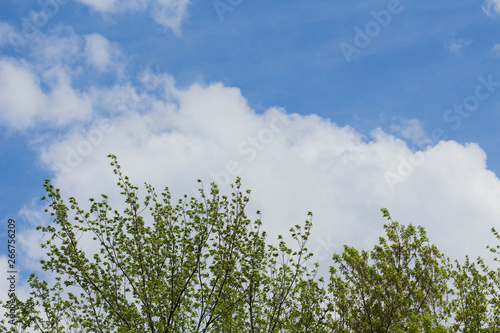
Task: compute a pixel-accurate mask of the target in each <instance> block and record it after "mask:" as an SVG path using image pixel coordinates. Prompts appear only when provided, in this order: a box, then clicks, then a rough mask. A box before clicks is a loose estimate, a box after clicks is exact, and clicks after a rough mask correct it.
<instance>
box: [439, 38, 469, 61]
mask: <svg viewBox="0 0 500 333" xmlns="http://www.w3.org/2000/svg"><path fill="white" fill-rule="evenodd" d="M470 43H472V41H470V40H468V41H464V40H463V39H459V40H452V41H451V42H449V43H445V44H444V46H445V47H446V48H447V49H448V51H450V53H453V54H455V55H456V56H457V57H460V56H462V50H463V49H464V48H465V47H466V46H467V45H469V44H470Z"/></svg>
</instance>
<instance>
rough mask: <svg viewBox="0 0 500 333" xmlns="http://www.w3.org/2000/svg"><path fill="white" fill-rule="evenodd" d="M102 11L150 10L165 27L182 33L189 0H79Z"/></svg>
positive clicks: (154, 17)
mask: <svg viewBox="0 0 500 333" xmlns="http://www.w3.org/2000/svg"><path fill="white" fill-rule="evenodd" d="M78 1H79V2H80V3H82V4H85V5H87V6H89V7H91V8H92V9H93V10H95V11H98V12H101V13H117V12H123V11H131V10H133V11H138V10H140V11H144V10H148V11H149V12H150V14H151V16H152V17H153V19H154V20H155V21H156V22H157V23H158V24H160V25H162V26H163V27H165V28H169V29H172V30H173V31H174V32H175V33H177V34H179V33H180V28H181V25H182V22H183V21H184V20H185V19H186V18H187V7H188V5H189V3H190V1H189V0H126V1H118V0H78Z"/></svg>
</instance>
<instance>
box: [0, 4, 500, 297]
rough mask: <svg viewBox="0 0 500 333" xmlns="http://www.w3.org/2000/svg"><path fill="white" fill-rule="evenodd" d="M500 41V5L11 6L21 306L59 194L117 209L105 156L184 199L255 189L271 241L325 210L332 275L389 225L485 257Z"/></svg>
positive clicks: (498, 164) (320, 254)
mask: <svg viewBox="0 0 500 333" xmlns="http://www.w3.org/2000/svg"><path fill="white" fill-rule="evenodd" d="M499 29H500V0H486V1H485V0H474V1H472V0H470V1H469V0H463V1H460V2H456V1H439V2H436V1H430V0H421V1H409V0H401V1H397V0H389V1H379V0H372V1H347V0H343V1H336V2H335V1H323V0H315V1H309V2H306V1H296V0H288V1H273V2H270V1H263V0H253V1H249V0H241V1H238V0H232V1H228V0H220V1H219V0H217V1H212V0H209V1H206V0H204V1H201V0H192V1H188V0H121V1H117V0H41V1H31V0H27V1H2V2H0V140H1V145H0V156H1V158H0V170H1V173H0V185H1V186H0V221H3V223H4V224H3V225H4V227H2V228H0V239H1V240H2V244H4V242H5V241H6V237H7V220H8V219H9V218H12V219H15V220H16V223H17V240H18V242H17V256H18V261H17V269H18V270H19V272H20V278H21V280H20V282H19V288H20V289H19V292H20V293H21V294H22V293H25V288H24V287H25V286H24V285H23V282H22V281H23V279H26V277H27V276H29V273H31V272H38V270H39V268H38V264H37V261H38V260H40V258H41V255H42V254H41V251H40V249H39V246H38V245H39V244H40V242H41V241H42V240H43V238H42V235H41V234H39V233H38V232H36V231H35V230H34V227H35V226H36V225H38V224H46V223H49V222H50V220H49V217H48V216H47V215H46V214H44V213H42V210H43V208H44V206H43V203H40V201H39V198H40V197H41V196H42V195H43V194H44V190H43V187H42V184H43V182H44V179H46V178H50V179H51V180H52V182H53V184H54V185H55V186H56V187H58V188H60V189H61V191H62V194H63V196H64V197H69V196H74V197H76V198H77V199H78V200H79V201H80V202H81V203H82V204H84V205H85V203H86V202H87V199H88V198H89V197H99V196H100V194H101V193H107V194H109V195H110V196H111V201H112V202H113V203H114V204H115V205H116V206H118V207H121V206H120V205H123V204H122V203H121V200H120V197H119V195H117V193H118V190H117V189H116V186H115V183H116V179H115V177H114V175H113V173H112V169H111V167H110V166H109V162H110V161H109V159H108V158H107V157H106V156H107V155H108V154H110V153H113V154H115V155H117V156H118V159H119V161H120V163H121V165H122V167H123V170H124V172H125V173H126V174H128V175H129V176H130V177H131V179H132V181H133V182H134V183H135V184H137V185H140V184H142V183H144V182H148V183H152V184H154V185H156V188H157V189H162V188H163V187H164V186H169V188H170V189H171V191H172V193H173V194H174V196H177V197H180V196H181V195H183V194H184V193H187V194H189V195H194V193H195V191H194V189H195V188H196V187H197V183H196V180H197V179H202V180H203V181H204V183H205V184H209V183H210V182H212V181H216V182H218V183H219V185H220V186H221V187H222V188H223V190H224V191H226V190H228V186H227V184H228V183H229V182H232V181H234V179H235V177H236V176H241V177H242V180H243V186H244V187H246V188H250V189H251V190H252V203H251V205H250V207H249V214H250V215H252V214H253V212H254V211H255V210H256V209H260V210H261V211H262V219H263V223H264V227H265V228H266V229H267V230H268V231H269V235H270V236H269V239H270V240H273V239H275V238H276V236H277V235H278V234H286V233H287V232H288V229H289V228H290V227H291V226H292V225H295V224H301V223H302V222H303V221H304V220H305V219H306V218H307V212H308V211H312V212H313V213H314V219H313V224H314V229H313V235H312V237H311V243H310V249H311V251H313V253H314V254H315V259H316V260H317V261H319V262H320V264H321V263H323V264H324V265H328V264H329V262H328V258H330V257H331V254H332V253H333V252H336V251H341V250H342V245H343V244H349V245H355V246H359V247H364V248H368V247H371V246H372V245H373V244H374V243H375V242H376V241H377V237H378V236H380V235H382V232H383V229H382V226H383V224H384V223H385V222H386V220H384V219H383V218H382V214H381V213H380V208H382V207H386V208H388V209H389V210H390V212H391V213H392V216H393V218H394V219H396V220H398V221H400V222H401V223H404V224H408V223H413V224H417V225H423V226H424V227H425V228H426V229H427V231H428V235H429V237H430V239H431V242H433V243H435V244H436V245H437V246H438V248H439V249H440V250H441V251H442V252H444V253H445V254H446V255H448V256H450V257H451V258H459V259H460V258H463V257H464V256H465V255H466V254H469V255H471V256H472V257H476V256H478V255H481V256H483V257H487V256H488V252H487V251H486V249H485V247H486V245H488V244H494V242H495V240H494V238H493V236H492V235H491V233H490V229H491V227H494V226H497V227H498V225H499V221H500V220H499V218H500V180H499V178H498V175H499V174H500V135H499V134H498V132H497V130H498V128H499V125H500V66H498V65H499V63H500V37H498V33H497V31H498V30H499ZM142 193H144V191H143V192H142ZM5 254H6V246H5V247H4V246H2V250H1V251H0V267H3V268H4V269H3V270H4V271H6V270H7V269H6V265H7V258H6V256H5ZM3 280H4V279H2V280H1V281H3ZM4 283H5V281H3V282H2V283H0V287H1V288H4V289H5V288H6V285H5V284H4ZM0 294H1V295H3V294H4V293H3V292H2V293H0Z"/></svg>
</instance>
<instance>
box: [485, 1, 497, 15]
mask: <svg viewBox="0 0 500 333" xmlns="http://www.w3.org/2000/svg"><path fill="white" fill-rule="evenodd" d="M483 11H484V12H485V13H486V15H488V16H493V15H494V14H499V13H500V0H486V2H485V3H484V5H483Z"/></svg>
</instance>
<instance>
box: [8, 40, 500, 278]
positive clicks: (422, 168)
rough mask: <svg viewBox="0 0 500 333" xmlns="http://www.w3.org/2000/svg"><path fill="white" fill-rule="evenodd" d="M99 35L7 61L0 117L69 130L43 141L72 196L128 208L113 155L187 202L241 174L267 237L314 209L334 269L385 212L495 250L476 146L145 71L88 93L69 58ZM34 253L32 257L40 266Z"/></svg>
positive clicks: (29, 239) (497, 213)
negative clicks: (254, 101) (364, 125)
mask: <svg viewBox="0 0 500 333" xmlns="http://www.w3.org/2000/svg"><path fill="white" fill-rule="evenodd" d="M92 36H93V37H89V36H87V39H86V40H85V39H83V38H80V37H78V36H77V37H75V38H73V37H67V39H66V40H65V41H59V42H58V43H56V44H55V45H59V46H55V47H54V48H52V49H46V50H41V52H40V54H44V52H45V53H47V55H46V56H43V57H42V58H40V59H45V57H47V58H50V57H51V55H52V56H54V55H57V57H56V58H57V59H58V61H56V64H55V65H53V66H50V65H48V64H46V63H45V61H43V60H40V59H38V61H39V62H38V63H37V64H33V63H29V62H27V61H20V60H13V59H10V58H3V59H1V60H0V108H1V110H0V111H1V112H0V117H1V118H0V121H2V123H4V124H7V125H8V126H10V128H14V129H26V128H29V127H35V126H37V125H38V126H39V125H40V124H41V125H47V124H51V125H52V126H64V130H63V131H61V132H62V134H61V133H58V134H60V135H58V136H57V137H53V138H51V139H50V141H47V139H43V143H44V144H43V145H41V146H39V147H38V149H39V157H40V161H41V162H42V163H43V164H44V165H45V166H46V167H47V168H48V169H50V171H51V172H52V174H53V177H52V180H53V183H54V185H55V186H57V187H59V188H61V190H62V194H63V195H64V196H75V197H76V198H77V199H78V200H79V202H80V203H82V205H85V203H86V202H87V199H88V198H89V197H99V196H100V194H101V193H108V194H109V195H110V203H111V204H112V205H113V206H117V205H120V203H121V200H120V195H119V194H118V192H119V191H118V190H117V189H116V185H115V183H116V179H115V175H114V174H113V172H112V170H111V169H110V167H109V160H108V159H107V157H106V155H108V154H109V153H113V154H116V155H117V156H118V157H119V161H120V163H121V165H122V167H123V171H124V172H125V173H126V174H127V175H129V176H130V177H131V180H132V181H133V182H134V183H135V184H138V185H139V184H141V183H143V182H145V181H146V182H149V183H152V184H153V185H154V186H155V187H156V188H157V189H162V188H164V186H169V187H170V189H171V190H172V192H173V193H174V195H178V196H180V195H182V194H184V193H187V194H189V195H194V194H195V193H196V192H195V189H196V188H197V186H198V184H197V182H196V180H197V179H198V178H201V179H203V180H204V183H205V184H208V183H210V182H212V181H216V182H217V183H219V185H220V186H221V187H222V188H223V190H224V191H227V190H228V183H229V182H231V181H234V179H235V177H236V176H241V177H242V179H243V184H244V186H245V187H248V188H250V189H252V191H253V192H252V203H251V205H250V206H249V210H248V211H249V213H250V214H251V213H252V212H255V211H256V210H257V209H259V210H261V211H262V214H263V215H262V218H263V222H264V226H265V228H266V229H267V230H268V232H269V235H270V239H275V237H276V236H277V235H278V234H285V235H286V234H287V232H288V230H289V228H290V227H291V226H293V225H295V224H301V223H302V222H303V220H304V219H305V218H306V217H307V212H308V211H312V212H313V213H314V220H313V223H314V229H313V234H312V237H311V238H310V239H311V244H310V246H309V248H310V249H311V250H312V251H313V253H315V255H316V260H321V261H323V264H324V265H328V264H329V263H328V262H327V260H328V259H329V258H331V255H332V251H341V250H342V248H341V247H340V246H341V245H343V244H349V245H355V246H359V247H365V248H366V247H371V246H372V245H373V243H375V242H377V237H378V236H379V235H381V234H382V226H383V224H384V223H386V221H385V220H384V219H383V218H382V217H381V214H380V212H379V210H380V208H381V207H387V208H389V210H390V211H391V213H392V214H393V217H394V218H395V219H397V220H399V221H400V222H401V223H405V224H408V223H414V224H418V225H423V226H425V227H426V228H427V230H428V232H429V237H430V238H431V241H432V242H434V243H436V244H437V245H438V247H439V248H440V249H441V250H442V251H444V252H445V253H446V254H447V255H449V256H451V257H454V258H461V257H463V256H464V255H465V254H470V255H471V256H472V257H475V256H477V255H483V256H486V255H487V253H488V252H487V251H486V250H485V249H484V246H485V245H486V244H489V243H490V242H491V243H493V242H494V239H493V238H492V237H491V234H490V229H491V227H492V226H495V224H496V223H497V222H498V220H499V218H500V207H499V206H498V201H499V200H500V180H499V179H498V177H497V176H496V175H495V174H494V173H492V172H491V171H489V170H488V168H487V165H486V158H487V156H486V154H485V153H484V151H483V150H482V149H481V148H480V147H479V146H478V145H476V144H473V143H471V144H467V145H462V144H458V143H456V142H454V141H442V142H439V143H438V144H435V145H432V146H428V147H427V146H426V148H425V150H424V151H415V150H414V149H412V148H411V147H410V146H409V144H408V143H407V142H408V141H410V142H412V143H413V144H420V143H421V142H423V140H425V139H426V135H425V131H424V129H423V126H422V124H421V123H420V122H419V121H418V120H415V119H411V120H405V119H403V120H397V121H396V122H395V123H394V124H393V126H392V127H391V130H392V131H393V132H394V133H395V135H392V134H390V133H386V132H384V131H383V130H381V129H373V131H372V132H371V133H370V135H369V136H364V135H362V134H361V133H359V132H357V131H356V130H355V129H354V128H352V127H350V126H338V125H337V124H335V122H333V121H332V120H329V119H325V118H321V117H319V116H317V115H314V114H310V115H299V114H290V113H288V112H287V111H286V109H283V108H277V107H270V108H269V109H268V110H266V111H265V112H263V113H258V112H256V111H255V110H253V109H252V108H251V106H249V105H248V103H247V100H246V99H245V97H244V96H243V95H242V93H241V91H240V90H239V89H238V88H236V87H227V86H224V85H223V84H222V83H211V84H193V85H192V86H190V87H188V88H185V89H180V88H178V87H176V85H175V80H174V78H173V77H171V76H170V75H168V74H166V73H151V72H150V71H146V72H144V73H143V74H142V75H140V83H139V85H137V86H134V85H133V84H132V83H131V82H127V81H125V82H120V83H119V84H114V85H112V86H108V87H91V88H89V90H88V91H84V92H82V91H79V90H78V89H76V88H75V87H73V86H72V75H74V74H72V72H71V70H69V69H68V68H67V63H68V62H69V61H72V60H70V58H71V57H65V56H64V53H65V52H63V50H70V51H71V52H76V53H75V54H79V53H80V52H79V51H77V50H83V49H84V48H85V45H86V44H85V41H88V40H90V39H92V38H94V39H95V40H97V42H96V44H97V45H101V46H103V45H104V46H103V47H101V48H99V47H97V49H98V50H99V49H102V48H104V49H107V47H106V45H108V46H109V45H111V46H112V43H111V44H110V43H109V42H107V41H106V40H104V39H103V37H102V36H98V35H92ZM88 43H90V44H92V43H93V42H88ZM92 52H93V51H92ZM92 52H91V51H89V53H91V54H92ZM111 53H112V52H111ZM96 54H97V56H96V59H100V60H96V62H95V63H96V64H97V65H98V64H102V66H105V64H106V63H107V60H106V61H102V62H99V61H101V60H102V59H106V56H102V55H101V56H99V54H101V53H99V52H96ZM83 57H84V58H85V59H88V60H86V61H87V62H89V61H91V59H93V58H92V57H91V56H89V54H85V55H83ZM82 62H85V61H84V60H82ZM40 64H44V65H40ZM78 66H83V65H82V64H80V63H79V64H78V65H77V66H76V67H78ZM73 67H75V66H73ZM103 68H104V67H103ZM75 75H76V74H75ZM99 110H103V112H101V113H99ZM104 110H105V112H104ZM75 120H78V122H76V121H75ZM421 149H423V148H421ZM388 175H391V177H388ZM205 186H207V185H205ZM141 191H142V192H140V193H141V194H143V193H144V190H143V189H141ZM27 209H29V210H33V211H36V209H38V208H36V207H28V208H27ZM24 214H25V216H28V217H27V219H29V220H37V219H38V217H37V216H38V215H36V214H35V215H27V214H28V213H26V212H25V213H24ZM30 232H31V233H33V234H30ZM30 232H27V233H25V235H26V236H25V237H24V238H23V240H24V241H25V246H24V247H25V248H26V249H27V251H28V253H27V254H26V256H28V257H30V258H31V259H33V260H34V259H37V258H39V251H37V250H35V248H33V247H31V246H28V244H34V243H35V242H36V241H37V240H38V239H39V238H37V237H38V236H37V235H36V234H35V233H36V232H35V231H30ZM28 257H27V258H26V260H25V262H31V261H29V259H28ZM0 287H1V286H0Z"/></svg>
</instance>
